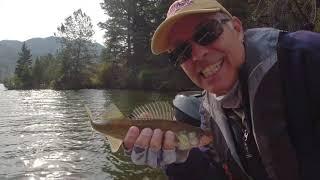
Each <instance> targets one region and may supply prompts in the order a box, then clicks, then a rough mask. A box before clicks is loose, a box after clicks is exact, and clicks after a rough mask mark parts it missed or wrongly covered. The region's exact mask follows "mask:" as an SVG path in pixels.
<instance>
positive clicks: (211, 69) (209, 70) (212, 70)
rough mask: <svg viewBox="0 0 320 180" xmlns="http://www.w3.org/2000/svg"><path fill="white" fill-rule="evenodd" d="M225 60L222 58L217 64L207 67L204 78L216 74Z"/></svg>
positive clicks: (203, 72)
mask: <svg viewBox="0 0 320 180" xmlns="http://www.w3.org/2000/svg"><path fill="white" fill-rule="evenodd" d="M222 63H223V60H222V58H221V60H219V61H218V62H217V63H215V64H213V65H210V66H208V67H206V68H205V69H204V70H203V71H202V74H203V75H204V77H209V76H211V75H213V74H215V73H217V72H218V71H219V70H220V68H221V66H222Z"/></svg>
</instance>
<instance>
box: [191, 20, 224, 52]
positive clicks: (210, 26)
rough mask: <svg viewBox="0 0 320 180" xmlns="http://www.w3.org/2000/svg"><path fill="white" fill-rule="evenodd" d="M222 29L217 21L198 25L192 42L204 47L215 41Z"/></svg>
mask: <svg viewBox="0 0 320 180" xmlns="http://www.w3.org/2000/svg"><path fill="white" fill-rule="evenodd" d="M222 31H223V29H222V26H221V24H220V23H219V22H218V21H217V20H211V21H209V22H207V23H205V24H200V25H199V27H198V28H197V31H196V33H195V34H194V35H193V40H194V41H195V42H197V43H199V44H200V45H203V46H206V45H209V44H210V43H212V42H213V41H215V40H216V39H217V38H218V37H219V36H220V35H221V33H222Z"/></svg>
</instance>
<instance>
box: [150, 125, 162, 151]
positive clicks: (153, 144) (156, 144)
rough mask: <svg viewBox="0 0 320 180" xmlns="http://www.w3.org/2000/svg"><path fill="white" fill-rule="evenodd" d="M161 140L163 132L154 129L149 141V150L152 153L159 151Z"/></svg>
mask: <svg viewBox="0 0 320 180" xmlns="http://www.w3.org/2000/svg"><path fill="white" fill-rule="evenodd" d="M162 138H163V132H162V131H161V130H160V129H155V130H154V131H153V134H152V137H151V140H150V146H149V147H150V149H152V150H153V151H158V150H160V149H161V145H162Z"/></svg>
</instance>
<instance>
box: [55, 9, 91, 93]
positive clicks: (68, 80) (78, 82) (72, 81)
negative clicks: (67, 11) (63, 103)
mask: <svg viewBox="0 0 320 180" xmlns="http://www.w3.org/2000/svg"><path fill="white" fill-rule="evenodd" d="M57 30H58V32H57V33H56V34H55V36H56V37H59V39H60V42H61V52H60V57H61V60H62V72H63V75H62V77H61V78H60V80H61V81H60V83H61V86H64V87H63V88H80V87H82V86H83V83H82V82H83V81H85V78H86V76H85V73H84V72H85V68H86V67H87V66H88V65H89V64H90V63H91V60H92V59H93V58H94V57H96V54H95V48H96V47H95V45H94V42H93V35H94V30H93V26H92V23H91V19H90V17H89V16H87V15H86V14H85V13H84V12H82V10H81V9H78V10H77V11H75V12H73V15H72V16H69V17H67V18H66V19H65V22H64V23H62V24H61V25H60V26H59V27H58V28H57Z"/></svg>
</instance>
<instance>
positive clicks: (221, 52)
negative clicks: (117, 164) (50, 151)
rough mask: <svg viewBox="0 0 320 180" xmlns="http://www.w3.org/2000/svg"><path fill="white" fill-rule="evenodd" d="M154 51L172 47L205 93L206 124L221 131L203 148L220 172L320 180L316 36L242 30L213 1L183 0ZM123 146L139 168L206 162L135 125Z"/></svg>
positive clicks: (174, 58)
mask: <svg viewBox="0 0 320 180" xmlns="http://www.w3.org/2000/svg"><path fill="white" fill-rule="evenodd" d="M151 49H152V52H153V53H154V54H160V53H168V54H169V57H170V61H171V63H172V64H173V65H175V66H178V67H181V68H182V69H183V71H184V72H185V73H186V74H187V75H188V77H189V78H190V79H191V80H192V81H193V82H194V83H195V84H196V85H197V86H199V87H200V88H202V89H204V93H205V95H204V97H203V100H202V104H201V106H200V110H199V111H200V114H201V126H202V128H209V129H211V131H212V133H213V137H214V140H213V143H212V144H210V145H209V146H208V147H206V153H207V154H208V157H209V158H210V160H209V161H210V162H213V163H214V166H215V167H220V169H223V176H224V177H221V178H227V179H258V180H260V179H272V180H294V179H319V178H318V176H317V174H316V173H317V172H319V170H320V166H319V165H318V162H320V154H319V152H320V140H319V138H320V111H319V110H318V108H317V106H318V104H320V93H319V92H320V80H319V77H320V72H319V70H318V68H319V67H320V53H319V51H320V35H319V34H317V33H312V32H307V31H300V32H295V33H288V32H283V31H280V30H277V29H273V28H260V29H249V30H247V31H246V32H244V30H243V27H242V24H241V21H240V20H239V19H238V18H236V17H234V16H232V15H231V14H230V13H229V12H228V11H227V10H226V9H225V8H224V7H222V6H221V5H220V4H219V3H218V2H216V1H215V0H179V1H176V2H174V3H173V4H172V5H171V6H170V8H169V10H168V13H167V18H166V19H165V20H164V21H163V22H162V23H161V24H160V25H159V27H158V28H157V30H156V31H155V34H154V36H153V39H152V44H151ZM124 147H125V149H126V152H127V153H129V154H131V157H132V160H133V162H134V163H136V164H148V165H150V166H152V167H159V166H162V167H163V166H165V167H169V168H170V167H172V165H169V166H168V164H172V163H173V164H179V163H180V164H181V163H182V165H185V166H184V167H185V171H184V172H183V171H182V172H180V173H190V172H192V171H196V169H194V168H200V169H201V168H203V166H202V164H201V163H200V164H199V165H197V166H196V167H193V169H190V168H188V164H192V163H193V162H195V161H194V160H195V159H196V158H194V157H193V159H190V158H191V157H190V158H189V159H187V157H188V152H183V151H180V150H179V149H177V148H176V147H175V136H174V134H173V133H172V132H170V131H168V132H162V131H161V130H160V129H156V130H151V129H149V128H146V129H142V130H139V129H138V128H136V127H131V128H130V129H129V131H128V133H127V136H126V138H125V139H124ZM183 162H185V163H183ZM174 171H175V168H173V169H170V172H171V174H170V173H169V174H168V175H169V176H171V177H172V178H173V179H175V177H179V172H174ZM179 171H180V170H179ZM208 171H210V169H209V170H208ZM204 175H206V174H204ZM209 176H210V177H209ZM217 177H218V176H217ZM217 177H215V175H212V173H211V174H210V173H208V176H207V177H205V178H208V179H210V178H211V179H214V178H216V179H217ZM219 178H220V175H219ZM203 179H204V178H203Z"/></svg>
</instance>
